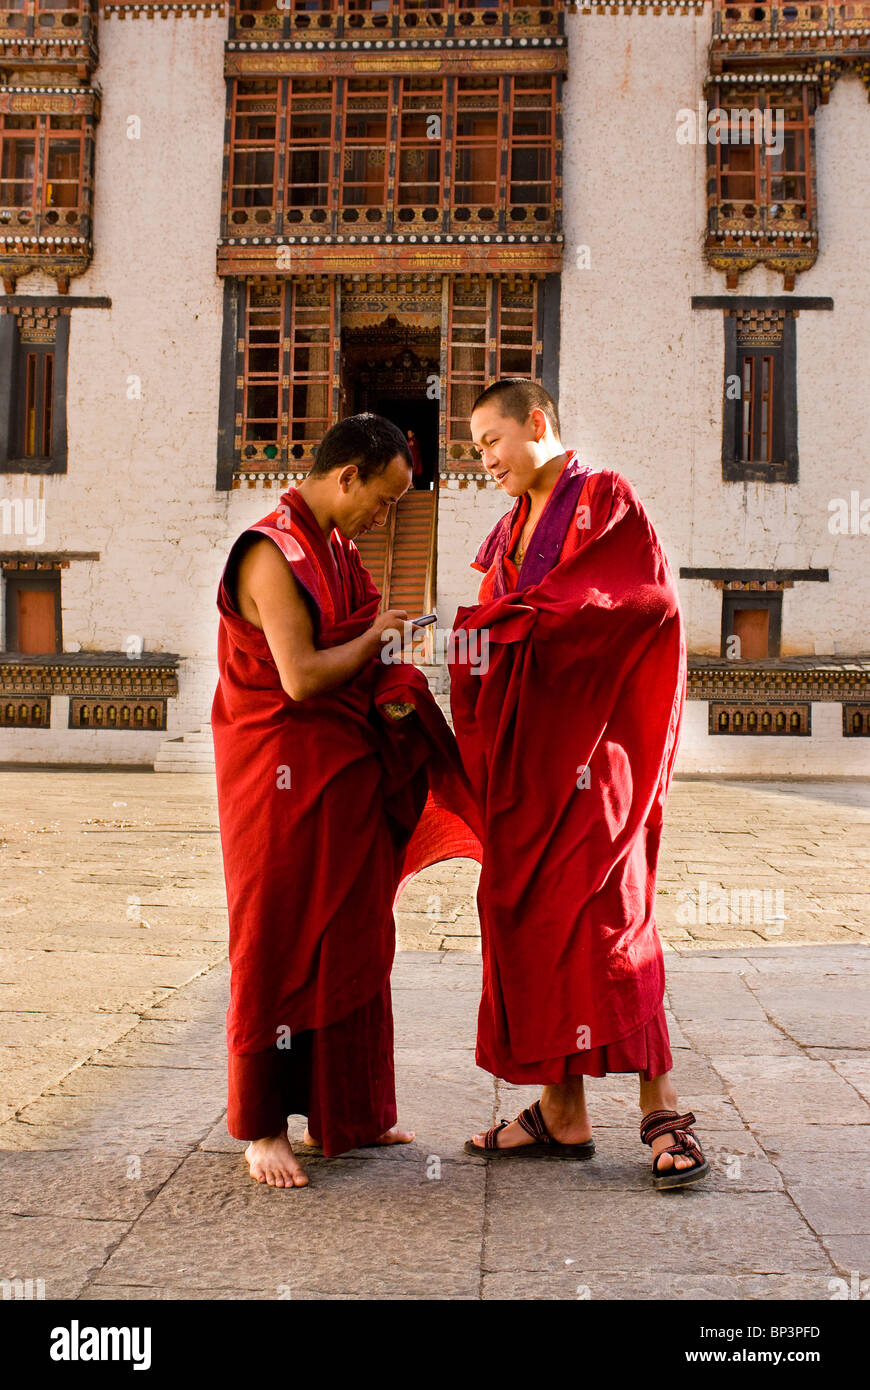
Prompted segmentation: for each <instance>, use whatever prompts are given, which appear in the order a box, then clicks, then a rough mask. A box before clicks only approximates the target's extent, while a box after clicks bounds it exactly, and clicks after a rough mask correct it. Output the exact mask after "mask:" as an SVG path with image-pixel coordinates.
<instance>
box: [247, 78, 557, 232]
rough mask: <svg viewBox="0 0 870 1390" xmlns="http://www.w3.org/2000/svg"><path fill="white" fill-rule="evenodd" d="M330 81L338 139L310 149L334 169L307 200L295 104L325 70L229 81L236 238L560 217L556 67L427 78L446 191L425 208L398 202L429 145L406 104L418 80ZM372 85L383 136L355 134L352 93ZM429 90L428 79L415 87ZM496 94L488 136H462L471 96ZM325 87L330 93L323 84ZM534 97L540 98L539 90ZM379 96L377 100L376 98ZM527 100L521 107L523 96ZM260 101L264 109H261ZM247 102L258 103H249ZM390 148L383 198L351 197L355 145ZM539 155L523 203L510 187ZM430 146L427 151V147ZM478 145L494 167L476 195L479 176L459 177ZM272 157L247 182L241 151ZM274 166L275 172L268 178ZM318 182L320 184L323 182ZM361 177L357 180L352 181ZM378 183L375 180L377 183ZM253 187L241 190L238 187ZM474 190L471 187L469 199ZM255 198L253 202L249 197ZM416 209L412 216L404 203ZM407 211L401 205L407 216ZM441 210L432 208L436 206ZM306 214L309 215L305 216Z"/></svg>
mask: <svg viewBox="0 0 870 1390" xmlns="http://www.w3.org/2000/svg"><path fill="white" fill-rule="evenodd" d="M328 80H329V83H330V89H331V105H330V107H329V111H330V122H331V125H330V128H331V134H330V136H329V140H328V141H327V137H326V136H325V135H324V134H321V135H320V136H319V137H318V138H317V139H316V140H312V142H311V143H310V145H309V146H308V147H309V148H311V149H315V148H316V149H317V150H319V151H320V154H321V157H324V158H326V159H328V160H329V167H330V170H331V174H330V178H329V179H328V181H327V185H326V193H325V200H324V201H323V202H322V203H317V204H309V203H305V204H304V205H302V204H300V203H299V200H298V199H296V198H295V196H294V185H293V184H292V183H291V181H290V175H291V157H292V152H293V149H294V142H295V137H294V136H293V135H292V129H293V109H294V107H295V106H297V105H301V104H302V102H303V101H304V99H305V96H306V94H308V93H310V92H311V90H312V86H313V85H314V84H317V85H318V86H319V85H320V84H321V83H322V82H323V81H324V79H323V78H307V77H306V78H301V77H300V78H296V77H259V78H254V77H233V78H231V79H230V80H229V89H230V93H229V98H228V108H227V118H226V124H227V134H226V140H227V174H226V193H225V208H224V215H223V230H224V235H225V236H227V237H235V236H248V235H253V236H275V235H277V236H288V237H291V238H293V237H296V236H297V235H299V234H304V235H306V236H307V237H311V236H314V237H317V236H323V237H325V238H327V239H329V238H331V237H333V236H335V235H344V236H353V235H354V234H360V235H379V234H383V233H388V234H392V233H394V232H397V233H409V234H416V233H422V234H424V235H425V234H427V233H432V234H435V235H438V234H440V233H444V232H448V233H453V234H454V235H456V236H466V237H468V238H470V239H479V238H481V237H485V236H487V235H499V234H501V235H504V234H505V233H514V234H526V233H531V234H535V233H538V234H549V233H553V232H557V231H558V230H559V228H560V226H561V159H560V157H559V156H560V142H561V111H560V101H561V81H562V78H561V76H560V74H557V73H528V74H522V73H519V74H513V75H492V76H490V75H479V74H474V73H468V74H462V75H460V76H445V75H437V76H431V77H428V76H427V77H426V78H425V81H426V82H427V83H428V84H429V85H428V91H429V92H430V94H431V102H432V105H431V109H430V110H429V111H428V113H427V114H428V115H432V116H437V117H438V119H439V122H440V129H439V135H438V139H437V140H433V141H432V144H433V147H434V148H435V149H436V150H437V165H438V175H437V183H438V198H437V199H436V201H435V202H434V203H432V204H429V205H428V206H427V207H426V208H425V213H426V214H427V215H424V208H423V207H420V209H419V212H417V211H416V210H415V209H414V208H413V205H411V204H409V203H408V202H407V200H403V201H401V202H400V200H399V192H400V188H401V184H400V177H399V175H400V172H401V161H402V158H403V156H404V155H406V154H408V153H410V152H412V151H415V150H416V151H419V150H420V149H423V146H422V145H421V143H420V139H419V137H418V136H414V137H410V136H405V135H404V133H403V119H404V117H405V116H407V114H408V111H409V102H410V97H411V95H412V92H413V90H414V88H412V85H411V84H412V83H416V82H419V81H420V79H419V78H415V77H412V76H411V75H410V74H404V75H401V76H397V75H394V76H388V77H377V78H367V77H349V76H348V77H334V78H330V79H328ZM366 88H368V89H369V95H370V98H371V99H372V109H373V110H378V111H380V112H382V119H383V129H384V132H385V135H384V137H383V138H382V137H375V136H371V137H365V136H359V137H353V136H351V135H350V134H349V120H350V118H351V113H352V106H351V101H352V98H353V97H354V96H358V97H359V98H360V100H362V99H363V98H364V97H365V93H366ZM417 90H418V91H419V90H424V91H425V90H426V89H425V88H422V89H421V88H418V89H417ZM475 92H481V93H485V94H487V95H488V97H489V100H487V101H482V103H481V109H482V110H489V111H490V112H491V116H492V122H491V124H492V129H491V130H489V131H487V132H485V133H484V134H481V135H474V134H463V133H462V129H461V119H460V118H461V116H462V113H463V112H464V111H465V110H466V105H465V103H466V99H467V100H468V102H469V103H471V106H470V108H469V109H473V103H474V93H475ZM323 95H325V91H324V93H323ZM536 97H537V99H536ZM376 98H380V100H378V101H376V100H375V99H376ZM517 103H519V104H517ZM258 104H259V105H262V106H263V107H264V111H263V112H260V113H257V112H256V111H255V110H254V109H253V108H255V107H256V106H257V105H258ZM249 108H251V110H250V111H249ZM530 112H536V113H540V114H539V123H540V124H541V125H542V126H544V127H546V128H545V130H543V131H542V132H539V133H536V132H534V131H532V132H525V133H524V131H523V126H524V124H527V123H528V117H529V113H530ZM246 113H248V114H249V115H250V116H251V117H252V118H254V117H255V116H256V115H257V114H260V115H266V116H267V117H268V118H269V120H268V126H269V133H267V134H266V135H263V136H257V135H256V134H255V133H251V132H249V131H248V130H247V129H246V127H245V126H244V124H242V123H243V122H244V120H245V116H246ZM357 145H358V146H359V148H360V149H365V148H371V150H372V151H373V152H374V151H375V150H377V151H378V153H380V152H381V151H383V180H382V184H381V192H382V196H381V197H380V199H377V200H374V201H371V202H369V203H360V202H355V201H352V200H351V197H350V196H349V194H348V182H349V181H348V179H347V177H346V175H347V170H346V168H345V165H346V164H347V162H348V156H349V153H350V152H351V151H352V150H353V149H354V148H355V147H356V146H357ZM533 151H537V152H538V162H539V164H540V165H541V168H542V169H543V170H544V171H545V177H544V178H543V179H537V180H535V181H534V182H535V183H537V184H539V185H540V186H539V188H538V190H537V191H539V192H541V191H542V192H543V193H544V195H545V196H544V197H541V198H540V199H534V200H529V199H526V200H524V201H523V202H518V201H517V199H516V198H515V197H514V196H513V195H514V194H515V193H517V192H518V191H522V189H523V187H524V185H525V184H527V183H528V180H527V179H526V178H524V177H522V178H521V177H519V176H518V177H517V178H513V177H512V170H513V169H514V167H515V164H516V162H518V161H519V160H520V159H521V157H522V156H523V154H524V153H525V152H533ZM424 152H425V151H424ZM474 152H476V153H477V156H478V159H485V161H486V165H487V169H486V173H487V178H486V184H487V188H486V197H483V196H481V197H480V198H473V197H471V196H470V193H471V192H473V190H474V185H473V181H472V180H473V176H472V175H469V177H468V178H460V174H461V173H462V172H463V158H464V155H465V154H466V153H469V154H473V153H474ZM258 154H259V155H261V156H265V158H264V159H263V166H264V170H266V171H267V172H264V175H263V180H262V182H260V183H250V182H249V181H248V178H247V176H246V177H241V175H242V174H243V173H244V172H245V171H244V169H243V162H242V157H243V156H244V155H252V156H255V157H256V156H257V155H258ZM267 174H268V176H267ZM319 186H322V182H321V183H320V185H319ZM354 186H355V185H354ZM372 187H374V183H373V184H372ZM242 190H244V197H242V196H241V194H242ZM467 195H468V196H467ZM245 198H246V199H247V201H244V199H245ZM409 209H411V210H412V211H413V212H414V215H413V216H412V217H410V218H409V217H408V216H407V215H405V214H407V211H408V210H409ZM400 210H404V212H403V215H400ZM433 211H434V213H435V216H434V217H433V216H432V213H433ZM300 214H301V215H300Z"/></svg>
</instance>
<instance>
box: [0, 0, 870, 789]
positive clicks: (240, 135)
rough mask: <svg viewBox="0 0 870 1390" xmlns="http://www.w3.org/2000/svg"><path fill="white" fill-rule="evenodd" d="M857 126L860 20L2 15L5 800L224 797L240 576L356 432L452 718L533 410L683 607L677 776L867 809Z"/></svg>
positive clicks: (1, 1)
mask: <svg viewBox="0 0 870 1390" xmlns="http://www.w3.org/2000/svg"><path fill="white" fill-rule="evenodd" d="M868 96H870V0H862V2H860V3H848V4H824V5H822V4H805V3H794V4H786V5H778V4H769V3H766V0H762V3H748V0H733V3H726V0H672V3H669V4H640V3H632V0H624V3H620V4H597V3H588V4H585V5H584V4H582V3H578V4H576V5H575V4H557V3H542V2H541V0H278V2H277V3H276V0H227V2H226V3H224V2H223V0H214V3H212V0H202V2H201V3H186V2H185V0H181V3H156V2H155V3H111V0H110V2H109V3H104V4H101V5H97V4H96V3H91V0H0V273H2V278H3V293H2V294H0V761H2V762H9V763H13V762H14V763H77V764H91V765H105V764H141V765H146V766H151V765H156V766H157V767H158V768H170V767H178V768H185V767H191V768H194V767H198V766H207V765H208V757H209V737H208V729H207V722H208V718H209V711H210V706H211V699H212V695H213V691H214V686H215V681H216V635H217V619H218V615H217V608H216V604H215V598H216V591H217V585H218V580H219V577H220V573H221V570H222V567H223V564H224V561H225V558H226V555H227V552H228V549H229V546H230V544H231V543H232V541H233V540H234V539H235V537H236V536H237V535H238V534H239V533H240V532H241V531H242V530H244V529H245V527H246V526H248V525H250V524H251V523H252V522H254V521H256V520H258V519H259V518H260V517H261V516H263V515H264V514H266V513H267V512H269V511H270V510H272V508H273V507H274V506H275V505H276V504H277V502H278V500H279V497H280V495H281V493H282V492H283V491H284V490H285V489H286V488H287V486H289V485H291V484H293V483H294V482H296V481H298V480H299V479H301V478H302V477H304V476H305V473H306V470H307V469H308V468H309V467H310V464H311V461H312V457H313V453H314V450H315V449H316V446H317V443H318V440H319V439H320V438H321V437H322V435H323V433H324V432H325V430H326V429H327V428H328V427H329V425H330V424H331V423H333V422H334V421H336V420H338V419H340V418H342V417H343V416H345V415H347V414H351V413H354V412H357V411H361V410H373V411H377V412H379V413H381V414H384V415H387V416H389V417H390V418H391V419H392V420H394V421H395V422H396V424H397V425H399V426H400V428H401V429H403V430H404V431H406V432H407V431H409V430H412V431H413V433H414V436H415V439H416V446H415V453H416V467H415V475H414V482H413V486H412V488H411V489H410V490H409V491H408V493H407V494H406V495H405V497H404V498H403V499H402V501H401V502H400V503H399V505H398V506H397V507H396V508H394V509H393V514H392V515H391V517H390V520H389V522H388V524H387V526H385V527H384V528H383V529H382V530H380V531H377V532H372V533H370V534H369V535H367V536H366V537H365V538H364V539H363V540H361V543H360V550H361V553H362V556H363V559H364V562H365V563H366V564H367V565H368V567H369V568H370V570H371V572H372V574H373V575H374V577H375V580H376V582H377V584H378V586H379V587H380V589H381V591H382V592H383V594H384V599H385V602H386V603H387V604H388V605H389V606H391V607H402V608H407V609H408V610H409V611H410V612H412V613H415V614H416V613H422V612H426V611H429V610H431V609H432V608H436V609H437V612H438V630H437V631H436V633H435V634H434V636H433V635H432V634H431V633H430V634H429V636H428V637H427V644H428V645H427V646H426V647H425V648H421V650H420V651H419V652H418V653H417V657H416V659H417V660H418V661H420V662H421V664H423V665H424V667H425V669H426V671H427V675H428V676H429V678H430V680H431V682H432V684H433V686H434V688H435V689H436V691H437V692H438V694H439V696H440V698H441V699H442V701H444V702H446V698H447V697H446V690H447V686H446V672H445V669H444V667H443V662H442V661H441V658H442V657H443V648H444V639H445V638H446V634H447V633H448V632H449V629H450V627H451V625H452V621H453V616H454V614H455V611H456V608H457V606H458V605H460V604H467V603H470V602H474V600H475V598H476V593H477V586H478V581H479V578H480V576H479V574H477V573H476V572H475V571H474V570H472V569H471V568H470V567H469V566H470V561H471V560H472V559H473V557H474V554H475V552H476V550H477V548H478V546H479V544H480V542H481V541H482V539H483V538H484V536H485V535H486V534H487V532H488V531H489V530H490V528H491V527H492V525H493V524H494V523H495V521H496V520H497V519H498V517H499V516H500V515H502V514H503V513H504V512H505V511H506V510H507V508H508V506H509V505H510V504H509V500H508V499H507V498H506V497H505V496H504V494H503V493H501V492H500V491H499V489H498V488H497V487H496V486H495V484H494V483H492V482H491V481H490V480H489V478H488V477H487V475H486V474H485V472H484V470H483V468H482V465H481V461H480V458H479V456H478V454H477V451H476V450H475V448H474V446H473V443H472V440H471V436H470V431H469V424H468V417H469V413H470V408H471V405H472V403H473V401H474V399H475V396H476V395H477V394H478V393H479V392H480V391H481V390H482V389H483V388H484V386H486V385H487V384H488V383H489V382H491V381H493V380H495V379H497V378H498V377H501V376H524V377H531V378H533V379H535V380H538V381H540V382H542V384H543V385H544V386H545V387H546V388H547V389H548V390H549V391H550V392H551V393H552V394H553V395H554V397H556V399H557V401H558V404H559V410H560V415H561V419H562V424H563V431H562V434H563V441H564V443H565V445H566V446H569V447H573V448H576V449H577V450H578V452H579V454H580V457H581V458H582V459H583V460H584V461H585V462H588V463H590V464H592V465H593V466H594V467H597V468H610V469H614V470H616V471H618V472H620V473H622V474H624V475H625V476H626V477H627V478H629V479H630V481H631V482H632V483H633V485H634V486H635V487H636V489H637V491H638V493H639V494H640V497H641V499H642V501H643V503H644V505H645V506H646V508H647V510H648V512H649V514H650V517H651V519H652V521H653V524H654V525H655V527H656V529H657V531H658V533H659V535H660V537H661V539H662V541H663V543H664V546H665V548H666V550H667V552H668V555H669V557H670V561H671V564H672V566H673V568H674V571H675V573H676V574H677V575H678V576H679V584H680V594H681V602H682V607H683V613H684V616H685V621H686V631H687V640H688V649H689V690H688V701H687V707H686V715H685V720H684V726H683V735H682V742H681V748H680V754H679V761H678V765H677V766H678V771H682V772H693V773H704V772H727V773H745V774H767V775H777V774H783V775H785V774H794V773H813V774H835V775H851V774H859V773H860V774H863V775H865V776H866V775H867V774H868V772H870V757H868V752H870V742H868V740H870V623H868V608H870V584H868V573H870V564H868V557H870V468H868V466H867V458H866V455H867V449H868V437H870V271H868V265H870V109H868ZM545 714H546V712H545V711H542V715H544V716H545Z"/></svg>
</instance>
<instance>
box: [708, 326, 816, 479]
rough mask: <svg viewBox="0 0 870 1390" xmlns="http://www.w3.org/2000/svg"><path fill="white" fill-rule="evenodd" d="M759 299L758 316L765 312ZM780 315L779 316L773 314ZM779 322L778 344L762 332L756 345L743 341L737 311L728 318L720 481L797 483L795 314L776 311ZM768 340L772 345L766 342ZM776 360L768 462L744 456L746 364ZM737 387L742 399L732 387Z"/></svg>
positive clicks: (755, 342)
mask: <svg viewBox="0 0 870 1390" xmlns="http://www.w3.org/2000/svg"><path fill="white" fill-rule="evenodd" d="M764 309H765V306H764V301H763V300H759V304H758V312H759V313H761V314H763V313H764ZM774 316H776V315H774ZM778 317H779V320H780V323H781V332H780V335H779V341H778V342H776V341H772V339H773V338H774V337H775V336H776V335H775V334H774V333H770V332H768V333H767V334H765V333H759V334H758V335H756V336H757V338H758V341H746V340H742V339H744V338H745V337H746V336H748V337H750V338H751V337H752V336H753V335H752V334H748V335H743V334H742V333H741V314H740V312H739V311H737V310H735V311H733V312H731V313H726V314H725V316H724V333H725V381H724V387H723V409H722V477H723V480H724V481H725V482H732V483H733V482H765V483H796V482H797V481H798V446H797V335H796V325H795V314H794V311H789V310H788V309H782V310H779V311H778ZM765 338H767V339H768V341H764V339H765ZM765 356H770V357H771V358H772V359H773V401H772V409H771V414H770V426H771V436H772V456H771V458H770V459H769V460H761V459H750V460H747V459H745V458H743V448H742V436H743V412H744V405H745V401H744V398H743V386H744V382H743V363H744V360H745V359H746V358H747V357H749V358H754V359H756V360H757V359H761V358H763V357H765ZM735 381H736V382H738V383H739V392H740V394H739V396H737V395H735V393H734V390H733V389H732V384H733V383H734V382H735Z"/></svg>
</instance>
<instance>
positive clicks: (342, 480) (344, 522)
mask: <svg viewBox="0 0 870 1390" xmlns="http://www.w3.org/2000/svg"><path fill="white" fill-rule="evenodd" d="M412 478H413V473H412V471H411V465H410V464H409V463H408V462H407V461H406V460H405V459H404V458H403V457H402V455H401V454H396V455H395V457H394V458H392V459H390V462H389V463H388V464H387V466H386V468H385V469H384V470H383V472H382V473H375V474H373V475H372V477H370V478H369V479H368V480H367V481H365V482H364V481H363V480H362V478H361V477H360V474H359V469H358V468H357V466H356V464H354V463H348V464H345V466H344V467H343V468H342V469H340V470H337V473H336V481H337V485H338V497H337V500H336V503H335V506H334V510H333V515H334V520H335V524H336V526H337V527H338V529H339V531H340V532H341V534H342V535H343V536H344V537H345V538H346V539H347V540H351V541H352V540H356V539H357V537H358V536H364V535H365V534H366V532H367V531H371V529H372V527H373V526H384V525H385V524H386V521H387V519H388V517H389V515H390V507H392V506H394V505H395V504H396V502H398V500H399V498H400V497H402V496H403V495H404V494H405V493H406V492H407V491H408V488H409V487H410V486H411V480H412Z"/></svg>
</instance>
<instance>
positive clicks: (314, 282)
mask: <svg viewBox="0 0 870 1390" xmlns="http://www.w3.org/2000/svg"><path fill="white" fill-rule="evenodd" d="M244 295H245V302H244V334H243V336H242V337H241V338H240V341H239V351H240V357H241V362H240V372H239V379H240V396H241V403H240V404H241V410H240V415H239V419H238V422H237V424H238V429H237V442H238V448H239V464H240V467H241V468H242V470H244V471H259V470H268V471H272V470H274V471H281V470H286V469H288V468H290V469H293V468H301V467H307V466H310V464H311V462H312V459H313V454H314V449H315V446H316V444H317V442H318V441H319V440H320V439H322V438H323V435H324V434H325V433H326V431H327V429H328V428H329V426H330V425H331V424H332V422H333V419H334V418H335V401H334V390H333V377H334V375H335V359H336V352H337V348H336V342H337V334H338V296H339V289H338V282H337V281H336V280H335V279H332V278H326V277H323V278H316V279H315V278H311V279H308V278H299V279H288V280H277V281H270V282H264V281H249V282H247V283H246V284H245V286H244Z"/></svg>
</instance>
